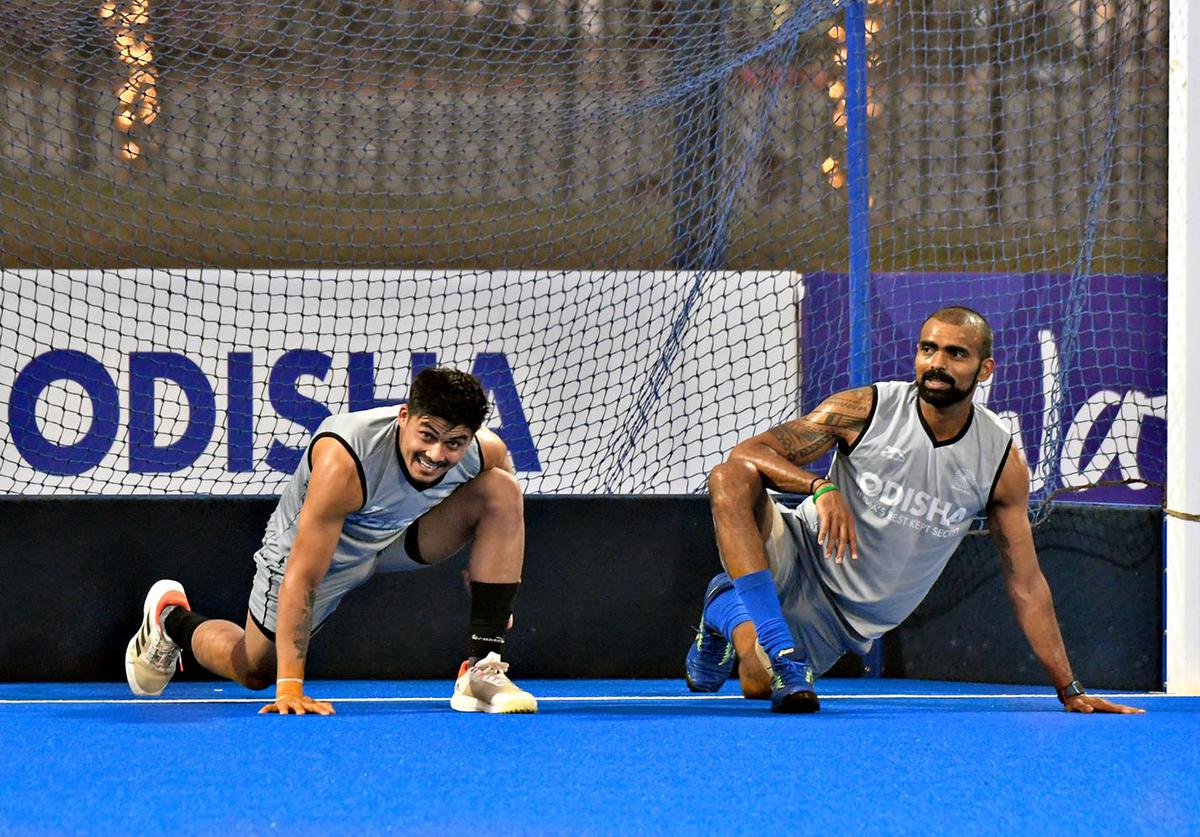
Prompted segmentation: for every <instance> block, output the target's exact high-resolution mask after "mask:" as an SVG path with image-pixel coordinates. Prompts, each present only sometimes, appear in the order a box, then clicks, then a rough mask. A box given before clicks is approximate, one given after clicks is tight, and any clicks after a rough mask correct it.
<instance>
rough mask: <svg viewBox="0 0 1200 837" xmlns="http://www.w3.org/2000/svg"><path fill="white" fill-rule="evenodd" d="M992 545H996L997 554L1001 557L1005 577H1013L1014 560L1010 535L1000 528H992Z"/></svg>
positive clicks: (1001, 566)
mask: <svg viewBox="0 0 1200 837" xmlns="http://www.w3.org/2000/svg"><path fill="white" fill-rule="evenodd" d="M992 543H994V544H995V545H996V553H997V554H998V555H999V556H1000V568H1001V569H1002V570H1004V574H1005V575H1012V571H1013V559H1012V552H1011V549H1012V543H1011V541H1009V539H1008V535H1006V534H1004V532H1003V531H1002V530H1001V529H999V528H998V527H995V526H993V527H992Z"/></svg>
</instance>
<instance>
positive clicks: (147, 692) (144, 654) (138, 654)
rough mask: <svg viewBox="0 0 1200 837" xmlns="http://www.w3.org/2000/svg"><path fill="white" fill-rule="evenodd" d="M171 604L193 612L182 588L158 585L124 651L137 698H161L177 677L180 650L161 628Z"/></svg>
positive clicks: (127, 673) (176, 584) (165, 581)
mask: <svg viewBox="0 0 1200 837" xmlns="http://www.w3.org/2000/svg"><path fill="white" fill-rule="evenodd" d="M171 605H175V606H176V607H182V608H185V609H187V610H191V608H190V607H188V600H187V595H185V594H184V592H183V585H182V584H180V583H179V582H178V581H171V580H170V579H166V578H164V579H163V580H162V581H158V582H155V584H154V586H153V587H151V588H150V592H149V593H147V594H146V602H145V604H143V605H142V626H141V628H139V629H138V632H137V633H136V634H134V635H133V639H131V640H129V645H128V646H127V647H126V648H125V679H126V680H128V681H129V688H130V689H132V690H133V693H134V694H135V695H142V696H144V697H149V696H153V695H161V694H162V691H163V689H165V688H167V684H168V683H170V682H171V678H172V677H173V676H174V675H175V668H176V666H177V665H178V664H179V653H180V649H179V646H178V645H176V644H175V643H174V642H172V641H171V638H170V637H168V636H167V635H166V634H165V633H164V632H163V627H162V613H163V610H164V609H166V608H167V607H170V606H171Z"/></svg>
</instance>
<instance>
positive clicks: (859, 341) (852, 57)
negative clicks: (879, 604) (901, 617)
mask: <svg viewBox="0 0 1200 837" xmlns="http://www.w3.org/2000/svg"><path fill="white" fill-rule="evenodd" d="M864 5H865V3H864V2H863V0H847V2H846V173H847V182H846V188H847V194H848V197H849V201H848V203H849V215H850V218H849V221H850V299H849V310H850V386H852V387H861V386H866V385H867V384H869V383H870V382H871V378H872V369H871V318H870V313H871V312H870V304H871V300H870V294H869V286H870V281H871V250H870V243H871V228H870V201H871V195H870V186H869V183H868V180H867V25H866V16H865V14H864V8H863V7H864ZM882 645H883V643H882V640H880V641H877V642H876V643H875V646H874V647H873V648H872V649H871V650H870V651H869V652H868V653H867V654H866V655H865V656H864V657H863V658H862V665H863V674H865V675H867V676H869V677H879V676H881V675H882V669H883V647H882Z"/></svg>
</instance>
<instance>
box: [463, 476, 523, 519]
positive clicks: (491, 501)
mask: <svg viewBox="0 0 1200 837" xmlns="http://www.w3.org/2000/svg"><path fill="white" fill-rule="evenodd" d="M472 482H473V483H474V487H475V489H476V491H477V492H478V493H479V499H480V501H481V503H482V511H483V514H484V515H487V516H489V517H507V518H512V519H515V520H523V519H524V516H525V497H524V495H523V494H522V493H521V483H520V482H518V481H517V478H516V477H515V476H514V475H513V474H510V473H509V472H508V471H501V470H500V469H499V468H489V469H488V470H486V471H484V472H483V473H482V474H480V475H479V476H478V477H476V478H475V479H474V480H473V481H472Z"/></svg>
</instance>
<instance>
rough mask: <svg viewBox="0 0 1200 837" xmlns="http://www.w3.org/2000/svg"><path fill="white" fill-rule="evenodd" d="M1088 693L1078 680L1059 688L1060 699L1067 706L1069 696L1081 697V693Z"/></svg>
mask: <svg viewBox="0 0 1200 837" xmlns="http://www.w3.org/2000/svg"><path fill="white" fill-rule="evenodd" d="M1086 694H1087V692H1086V691H1084V688H1083V684H1082V683H1080V682H1079V681H1078V680H1072V681H1071V682H1070V683H1068V684H1067V685H1065V686H1060V687H1059V688H1058V700H1059V702H1060V703H1062V704H1063V706H1066V704H1067V700H1068V699H1069V698H1073V697H1079V696H1080V695H1086Z"/></svg>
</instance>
